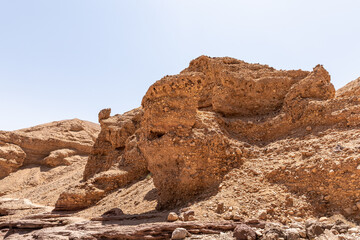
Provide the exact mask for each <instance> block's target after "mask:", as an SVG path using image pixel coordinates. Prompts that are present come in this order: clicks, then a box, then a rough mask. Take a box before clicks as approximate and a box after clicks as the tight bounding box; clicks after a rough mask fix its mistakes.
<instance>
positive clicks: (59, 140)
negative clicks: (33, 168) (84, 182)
mask: <svg viewBox="0 0 360 240" xmlns="http://www.w3.org/2000/svg"><path fill="white" fill-rule="evenodd" d="M98 133H99V125H98V124H95V123H91V122H87V121H82V120H79V119H73V120H64V121H58V122H52V123H47V124H43V125H38V126H35V127H31V128H26V129H21V130H16V131H12V132H6V131H0V170H1V171H0V172H1V173H0V178H3V177H5V176H7V175H8V174H9V173H11V172H13V171H16V170H17V169H18V168H19V167H21V166H25V165H29V164H35V165H47V166H51V167H55V166H58V165H63V164H65V165H67V164H70V163H69V162H68V161H67V160H66V157H69V156H72V155H88V154H90V152H91V149H92V145H93V144H94V140H95V139H96V136H97V134H98Z"/></svg>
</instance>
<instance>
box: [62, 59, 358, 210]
mask: <svg viewBox="0 0 360 240" xmlns="http://www.w3.org/2000/svg"><path fill="white" fill-rule="evenodd" d="M350 85H351V86H350ZM350 85H349V86H350V87H345V88H344V89H342V90H341V91H340V92H341V93H339V94H337V96H336V97H335V89H334V87H333V85H332V84H331V82H330V75H329V74H328V72H327V71H326V70H325V69H324V67H323V66H321V65H318V66H316V67H315V68H314V69H313V71H311V72H309V71H302V70H289V71H284V70H276V69H274V68H271V67H269V66H267V65H260V64H249V63H245V62H243V61H240V60H236V59H233V58H228V57H225V58H210V57H206V56H201V57H199V58H197V59H195V60H193V61H191V63H190V65H189V67H188V68H186V69H185V70H183V71H182V72H181V73H180V74H178V75H174V76H166V77H164V78H163V79H161V80H159V81H157V82H156V83H154V84H153V85H152V86H151V87H150V88H149V90H148V91H147V93H146V95H145V96H144V98H143V100H142V107H141V108H138V109H134V110H132V111H130V112H127V113H124V114H122V115H115V116H110V109H104V110H102V111H101V112H100V113H99V122H100V124H101V133H100V134H99V137H98V139H97V140H96V143H95V145H94V147H93V149H92V153H91V156H90V158H89V161H88V163H87V166H86V169H85V171H84V182H83V183H81V184H79V185H78V186H75V187H74V188H73V189H69V191H68V193H69V194H67V193H66V192H65V193H63V194H62V195H61V196H60V199H59V201H58V204H57V207H58V208H59V209H68V208H71V209H78V208H85V207H87V206H89V204H93V203H95V202H96V201H98V200H99V199H101V198H102V197H103V196H105V195H106V194H108V193H109V192H111V191H113V190H114V189H116V188H119V187H122V186H125V185H126V184H128V183H130V182H131V181H133V180H136V179H139V178H140V177H142V176H144V175H146V174H147V171H148V170H149V171H150V172H151V173H152V174H153V180H154V184H155V186H156V188H157V189H158V193H159V204H160V206H167V207H169V206H173V205H176V204H178V203H181V202H186V201H187V200H189V199H192V198H193V197H194V196H195V195H198V194H199V193H201V192H203V191H205V190H207V189H216V188H217V186H218V185H219V184H220V182H221V181H222V178H223V177H224V175H225V174H227V173H228V172H229V171H230V170H231V169H233V168H237V167H239V166H241V165H242V163H243V162H244V161H246V160H247V159H248V158H249V156H250V155H251V154H252V153H251V152H249V150H248V149H249V148H248V146H251V145H253V144H256V145H266V144H268V143H271V142H273V141H275V140H278V139H281V138H283V137H288V136H291V135H294V134H295V135H296V134H297V135H306V134H308V133H309V130H307V129H310V130H311V129H313V128H315V127H323V128H326V127H329V126H331V127H355V126H357V125H358V123H359V120H360V119H359V116H360V115H359V113H360V108H359V103H360V98H359V97H356V96H353V93H356V90H354V89H357V87H356V86H357V84H356V83H353V84H350ZM245 146H246V147H245ZM76 189H78V190H79V194H77V193H76V192H77V190H76ZM66 199H77V200H76V201H75V202H78V203H80V204H78V205H74V204H73V205H72V206H70V204H68V203H67V202H70V201H69V200H66Z"/></svg>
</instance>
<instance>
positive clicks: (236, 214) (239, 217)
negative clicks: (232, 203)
mask: <svg viewBox="0 0 360 240" xmlns="http://www.w3.org/2000/svg"><path fill="white" fill-rule="evenodd" d="M233 220H234V221H242V220H244V219H243V218H242V217H241V215H240V214H238V213H235V214H234V216H233Z"/></svg>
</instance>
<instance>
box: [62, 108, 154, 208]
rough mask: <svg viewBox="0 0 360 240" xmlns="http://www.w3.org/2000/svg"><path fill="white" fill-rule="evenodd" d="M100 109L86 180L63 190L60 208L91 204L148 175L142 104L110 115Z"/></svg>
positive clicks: (85, 174) (82, 206) (107, 110)
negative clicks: (141, 140) (141, 144)
mask: <svg viewBox="0 0 360 240" xmlns="http://www.w3.org/2000/svg"><path fill="white" fill-rule="evenodd" d="M110 113H111V110H110V109H104V110H102V111H100V113H99V122H100V125H101V131H100V133H99V136H98V138H97V140H96V142H95V144H94V146H93V149H92V151H91V154H90V157H89V159H88V162H87V164H86V167H85V171H84V179H83V180H84V181H83V182H82V183H79V184H78V185H74V186H72V187H71V188H70V189H68V190H67V191H65V192H64V193H62V194H61V195H60V197H59V199H58V201H57V203H56V209H57V210H78V209H83V208H86V207H89V206H91V205H92V204H94V203H96V202H97V201H98V200H100V199H101V198H103V197H104V196H106V195H107V194H108V193H110V192H111V191H113V190H115V189H118V188H121V187H124V186H126V185H127V184H129V183H131V182H132V181H134V180H138V179H140V178H141V177H144V176H146V174H147V173H148V170H147V163H146V161H145V158H144V157H143V155H142V153H141V151H140V150H139V148H138V133H137V132H136V131H137V130H138V129H139V127H140V122H141V119H142V116H143V111H142V109H141V108H138V109H134V110H132V111H129V112H126V113H124V114H122V115H115V116H112V117H110Z"/></svg>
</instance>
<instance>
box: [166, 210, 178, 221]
mask: <svg viewBox="0 0 360 240" xmlns="http://www.w3.org/2000/svg"><path fill="white" fill-rule="evenodd" d="M178 219H179V216H178V215H177V214H176V213H174V212H170V213H169V215H168V217H167V220H168V222H175V221H176V220H178Z"/></svg>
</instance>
